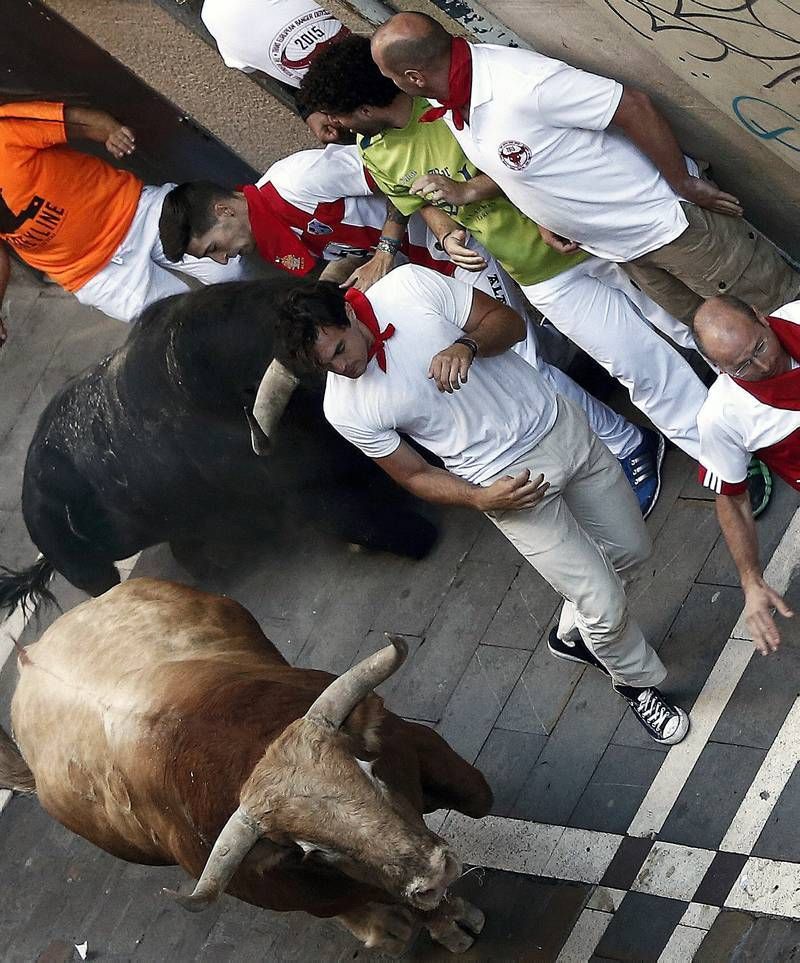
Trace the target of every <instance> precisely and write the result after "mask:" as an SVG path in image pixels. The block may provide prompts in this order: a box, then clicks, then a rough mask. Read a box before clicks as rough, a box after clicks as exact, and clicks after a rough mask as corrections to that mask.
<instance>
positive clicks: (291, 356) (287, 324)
mask: <svg viewBox="0 0 800 963" xmlns="http://www.w3.org/2000/svg"><path fill="white" fill-rule="evenodd" d="M349 327H350V320H349V318H348V317H347V314H346V312H345V309H344V292H342V291H341V290H340V289H339V286H338V285H337V284H334V283H333V282H332V281H314V282H313V283H312V284H305V285H303V286H302V287H297V288H293V289H292V290H291V291H290V292H289V293H288V294H287V295H286V297H285V298H284V300H283V302H282V303H281V304H280V305H279V306H278V317H277V321H276V324H275V335H276V338H277V341H278V351H277V352H276V353H279V354H280V357H281V358H282V360H284V361H285V362H286V364H287V365H288V366H289V367H290V368H292V367H294V368H297V369H298V370H301V371H302V370H303V369H306V370H307V369H309V368H313V369H317V367H318V366H317V363H316V359H315V358H314V345H315V344H316V341H317V337H318V335H319V331H320V328H349Z"/></svg>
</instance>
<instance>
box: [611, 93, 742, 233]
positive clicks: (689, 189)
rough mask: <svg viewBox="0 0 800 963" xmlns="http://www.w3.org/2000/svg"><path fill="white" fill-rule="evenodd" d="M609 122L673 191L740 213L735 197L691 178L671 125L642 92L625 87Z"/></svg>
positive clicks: (700, 203) (724, 211) (701, 203)
mask: <svg viewBox="0 0 800 963" xmlns="http://www.w3.org/2000/svg"><path fill="white" fill-rule="evenodd" d="M611 123H612V124H614V125H615V126H616V127H619V128H620V130H622V131H624V132H625V134H626V135H627V136H628V138H629V139H630V140H632V141H633V143H634V144H636V146H637V147H638V148H639V150H641V151H642V153H644V154H646V155H647V156H648V157H649V158H650V160H651V161H652V162H653V163H654V164H655V165H656V167H657V168H658V169H659V170H660V171H661V173H662V174H663V175H664V177H665V179H666V180H667V182H668V183H669V185H670V187H671V188H672V189H673V190H674V191H675V193H676V194H679V195H680V196H681V197H683V198H685V199H686V200H687V201H691V202H692V203H693V204H697V205H698V206H699V207H707V208H708V209H709V210H711V211H717V212H719V213H720V214H728V215H731V216H733V217H740V216H741V214H742V206H741V204H740V203H739V201H738V199H737V198H736V197H734V196H733V195H732V194H726V193H725V192H724V191H721V190H719V188H718V187H715V186H714V185H713V184H711V183H709V182H708V181H705V180H703V179H702V178H700V177H692V175H691V174H690V173H689V172H688V171H687V170H686V161H685V159H684V156H683V151H682V150H681V148H680V145H679V144H678V141H677V140H676V139H675V135H674V134H673V132H672V128H671V127H670V125H669V123H668V122H667V119H666V118H665V117H664V116H663V114H662V113H661V112H660V111H659V110H658V109H657V108H656V106H655V104H653V102H652V100H650V98H649V97H648V96H647V94H646V93H644V92H643V91H641V90H636V89H634V88H630V87H626V88H625V90H624V91H623V94H622V99H621V100H620V102H619V106H618V107H617V110H616V112H615V114H614V116H613V117H612V118H611Z"/></svg>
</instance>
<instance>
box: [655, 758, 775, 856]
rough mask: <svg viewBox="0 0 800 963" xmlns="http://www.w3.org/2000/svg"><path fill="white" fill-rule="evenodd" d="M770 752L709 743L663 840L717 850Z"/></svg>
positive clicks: (663, 830) (660, 835) (674, 812)
mask: <svg viewBox="0 0 800 963" xmlns="http://www.w3.org/2000/svg"><path fill="white" fill-rule="evenodd" d="M765 755H766V752H764V751H763V750H762V749H750V748H747V747H744V746H729V745H723V744H721V743H718V742H709V743H708V744H707V745H706V746H705V748H704V749H703V751H702V753H701V754H700V758H699V759H698V760H697V763H696V764H695V767H694V769H693V770H692V773H691V775H690V776H689V778H688V780H687V781H686V785H685V786H684V787H683V789H682V790H681V794H680V795H679V796H678V799H677V801H676V803H675V805H674V806H673V808H672V811H671V812H670V814H669V816H668V817H667V821H666V822H665V823H664V827H663V829H662V830H661V832H660V833H659V839H663V840H666V841H668V842H671V843H683V845H684V846H697V847H700V848H705V849H716V848H717V846H718V845H719V844H720V842H721V841H722V837H723V836H724V835H725V833H726V831H727V829H728V827H729V826H730V824H731V820H732V819H733V817H734V815H735V814H736V811H737V810H738V808H739V804H740V803H741V801H742V799H743V798H744V796H745V793H746V792H747V790H748V789H749V787H750V783H751V782H752V781H753V777H754V776H755V774H756V772H758V769H759V767H760V765H761V763H762V762H763V761H764V756H765Z"/></svg>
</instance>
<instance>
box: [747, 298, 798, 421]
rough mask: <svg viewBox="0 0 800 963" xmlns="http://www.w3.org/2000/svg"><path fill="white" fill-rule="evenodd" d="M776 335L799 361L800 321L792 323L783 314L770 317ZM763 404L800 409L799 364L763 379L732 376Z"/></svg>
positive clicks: (770, 323) (769, 320) (787, 408)
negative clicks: (796, 366)
mask: <svg viewBox="0 0 800 963" xmlns="http://www.w3.org/2000/svg"><path fill="white" fill-rule="evenodd" d="M767 322H768V323H769V326H770V328H772V331H773V333H774V334H775V337H776V338H777V339H778V341H780V343H781V345H782V346H783V348H784V349H785V350H786V351H788V352H789V354H790V355H791V357H792V358H794V360H795V361H800V325H798V324H792V322H791V321H785V320H784V319H783V318H773V317H769V318H767ZM733 380H734V381H735V382H736V384H737V385H739V387H740V388H744V390H745V391H747V392H748V393H749V394H751V395H752V396H753V397H754V398H757V399H758V400H759V401H760V402H761V403H762V404H765V405H769V407H770V408H784V409H785V410H786V411H800V368H794V369H793V370H792V371H786V372H784V373H783V374H781V375H776V376H775V377H774V378H764V380H763V381H743V380H742V379H741V378H734V379H733Z"/></svg>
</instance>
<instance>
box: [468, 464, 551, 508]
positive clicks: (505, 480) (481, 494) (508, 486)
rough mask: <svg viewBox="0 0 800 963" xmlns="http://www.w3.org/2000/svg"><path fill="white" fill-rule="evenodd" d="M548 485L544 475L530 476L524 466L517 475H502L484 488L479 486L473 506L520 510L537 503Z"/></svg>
mask: <svg viewBox="0 0 800 963" xmlns="http://www.w3.org/2000/svg"><path fill="white" fill-rule="evenodd" d="M549 487H550V482H546V481H545V480H544V475H537V476H536V477H535V478H531V473H530V470H529V469H527V468H526V469H525V471H521V472H520V473H519V474H518V475H514V476H511V475H504V476H503V477H502V478H498V479H497V481H496V482H492V484H491V485H487V486H486V488H479V489H478V490H477V491H476V493H475V507H476V508H477V509H479V510H480V511H482V512H521V511H523V510H524V509H526V508H533V507H534V505H537V504H538V503H539V502H540V501H541V500H542V499H543V498H544V496H545V493H546V492H547V489H548V488H549Z"/></svg>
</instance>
